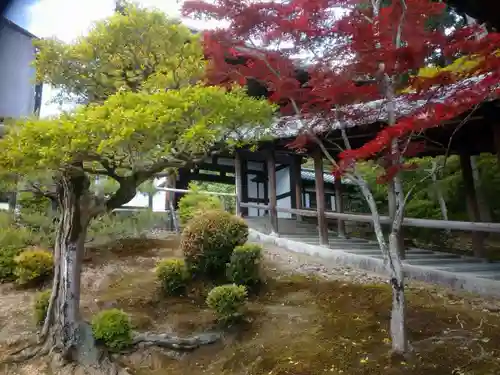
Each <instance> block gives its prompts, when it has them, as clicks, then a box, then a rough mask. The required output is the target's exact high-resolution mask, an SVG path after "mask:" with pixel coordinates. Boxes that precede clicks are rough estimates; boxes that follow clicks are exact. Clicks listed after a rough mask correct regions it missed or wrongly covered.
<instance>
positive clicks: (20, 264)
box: [14, 249, 54, 285]
mask: <svg viewBox="0 0 500 375" xmlns="http://www.w3.org/2000/svg"><path fill="white" fill-rule="evenodd" d="M14 261H15V262H16V268H15V269H14V275H15V276H16V278H17V282H18V283H19V284H21V285H24V284H28V283H35V282H40V281H43V280H45V279H46V278H47V277H48V276H50V275H51V274H52V268H53V266H54V258H53V257H52V254H51V253H50V252H49V251H47V250H43V249H30V250H24V251H23V252H22V253H20V254H19V255H18V256H16V257H15V258H14Z"/></svg>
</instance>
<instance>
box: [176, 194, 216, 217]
mask: <svg viewBox="0 0 500 375" xmlns="http://www.w3.org/2000/svg"><path fill="white" fill-rule="evenodd" d="M191 190H193V192H192V193H187V194H184V196H183V197H182V198H181V199H180V200H179V210H178V212H179V220H180V222H181V225H186V224H187V223H188V222H189V221H190V220H191V219H192V218H193V217H195V216H196V215H197V214H198V213H200V212H205V211H210V210H217V209H219V210H222V202H221V200H220V199H219V198H217V197H216V196H213V195H207V194H201V193H199V192H197V189H191Z"/></svg>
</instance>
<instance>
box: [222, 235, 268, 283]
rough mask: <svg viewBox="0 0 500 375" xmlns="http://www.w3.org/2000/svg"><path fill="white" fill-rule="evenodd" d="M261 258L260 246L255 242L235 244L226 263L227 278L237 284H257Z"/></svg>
mask: <svg viewBox="0 0 500 375" xmlns="http://www.w3.org/2000/svg"><path fill="white" fill-rule="evenodd" d="M261 259H262V247H261V246H259V245H255V244H244V245H241V246H237V247H236V248H235V249H234V251H233V254H232V255H231V260H230V262H229V263H228V265H227V270H226V275H227V278H228V280H229V281H231V282H233V283H235V284H238V285H247V286H253V285H257V284H258V283H259V282H260V261H261Z"/></svg>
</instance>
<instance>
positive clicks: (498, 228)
mask: <svg viewBox="0 0 500 375" xmlns="http://www.w3.org/2000/svg"><path fill="white" fill-rule="evenodd" d="M240 205H241V207H250V208H258V209H261V210H266V211H270V210H271V208H270V206H269V205H266V204H257V203H240ZM276 211H277V212H286V213H290V214H294V215H298V216H306V217H317V216H318V212H317V211H316V210H314V209H296V208H285V207H276ZM325 217H326V218H327V219H337V220H344V221H353V222H358V223H372V222H373V218H372V216H371V215H370V214H355V213H348V212H334V211H326V212H325ZM379 219H380V223H381V224H390V223H391V219H390V217H389V216H385V215H382V216H380V217H379ZM403 225H404V226H407V227H416V228H430V229H449V230H462V231H467V232H487V233H500V223H484V222H473V221H453V220H435V219H417V218H410V217H407V218H404V219H403Z"/></svg>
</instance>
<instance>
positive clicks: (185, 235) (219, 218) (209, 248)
mask: <svg viewBox="0 0 500 375" xmlns="http://www.w3.org/2000/svg"><path fill="white" fill-rule="evenodd" d="M247 238H248V225H247V223H246V222H245V221H244V220H243V219H241V218H239V217H237V216H235V215H232V214H230V213H228V212H224V211H209V212H206V213H204V214H203V215H199V216H197V217H195V218H193V219H192V220H191V221H190V222H189V224H188V226H187V227H186V228H185V229H184V230H183V232H182V237H181V249H182V251H183V253H184V258H185V259H186V263H187V265H188V267H189V268H190V269H191V270H192V271H193V272H194V273H195V274H196V273H201V274H205V275H208V276H216V277H219V276H225V269H226V263H228V262H229V260H230V258H231V254H232V253H233V250H234V248H235V247H236V246H239V245H243V244H244V243H245V242H246V240H247Z"/></svg>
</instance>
